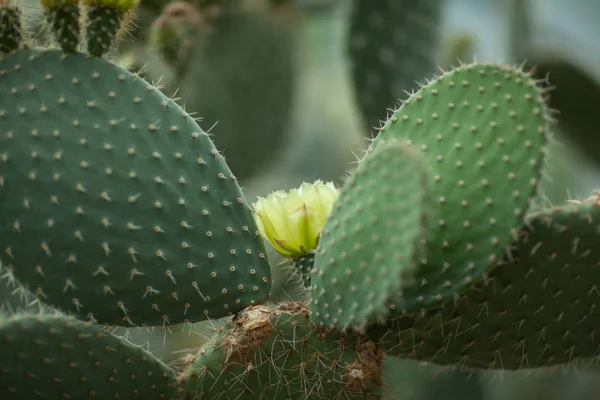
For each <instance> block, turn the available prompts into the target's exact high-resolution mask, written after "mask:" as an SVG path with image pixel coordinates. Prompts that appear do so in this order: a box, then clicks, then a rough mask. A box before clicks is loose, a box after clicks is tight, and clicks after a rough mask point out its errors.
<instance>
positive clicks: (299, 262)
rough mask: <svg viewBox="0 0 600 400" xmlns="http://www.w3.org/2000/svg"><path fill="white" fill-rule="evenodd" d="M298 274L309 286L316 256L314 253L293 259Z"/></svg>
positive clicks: (305, 284)
mask: <svg viewBox="0 0 600 400" xmlns="http://www.w3.org/2000/svg"><path fill="white" fill-rule="evenodd" d="M293 262H294V267H295V269H296V274H297V275H298V276H300V278H301V279H302V282H303V283H304V286H306V287H309V286H310V285H311V279H310V277H311V272H312V269H313V265H314V263H315V256H314V254H312V253H308V254H306V255H305V256H302V257H296V258H294V260H293Z"/></svg>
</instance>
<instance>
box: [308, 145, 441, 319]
mask: <svg viewBox="0 0 600 400" xmlns="http://www.w3.org/2000/svg"><path fill="white" fill-rule="evenodd" d="M422 158H423V157H422V156H421V154H419V153H418V152H417V151H416V150H415V149H413V148H412V147H410V146H407V145H400V144H399V143H395V144H389V145H386V146H380V147H379V148H377V149H375V151H374V152H373V153H372V154H369V155H368V156H367V157H365V159H364V161H363V162H361V163H360V164H359V166H358V168H357V170H356V172H355V174H354V175H353V176H352V177H351V178H350V180H349V181H348V182H347V183H346V184H345V186H344V187H343V189H342V192H341V193H340V197H339V198H338V200H337V202H336V204H335V205H334V208H333V211H332V214H331V216H330V218H329V219H328V221H327V224H326V226H325V228H324V229H323V232H322V233H321V239H320V242H319V243H320V244H319V250H318V251H317V253H316V255H315V263H314V269H313V274H312V276H311V280H312V290H313V294H312V297H313V300H312V304H311V311H312V313H313V321H315V322H316V323H317V324H320V325H324V326H330V325H333V326H336V327H348V326H356V327H362V326H364V325H366V324H367V323H369V322H371V323H372V322H376V321H377V320H378V319H380V318H385V317H386V316H387V315H388V314H389V311H390V307H389V303H388V302H389V301H390V299H391V298H395V296H396V295H397V293H398V292H399V291H400V290H401V288H402V286H403V285H406V284H407V283H406V281H412V279H413V276H412V274H413V273H414V269H415V268H416V267H417V266H418V265H419V261H420V259H421V257H422V255H423V254H422V250H420V247H422V246H421V244H420V243H419V241H420V240H421V239H422V238H423V237H424V236H425V229H426V222H425V213H426V211H427V208H428V207H427V205H428V204H429V203H430V198H429V194H430V190H429V188H428V186H429V176H428V171H427V169H426V166H425V164H424V162H423V159H422ZM411 285H412V284H411Z"/></svg>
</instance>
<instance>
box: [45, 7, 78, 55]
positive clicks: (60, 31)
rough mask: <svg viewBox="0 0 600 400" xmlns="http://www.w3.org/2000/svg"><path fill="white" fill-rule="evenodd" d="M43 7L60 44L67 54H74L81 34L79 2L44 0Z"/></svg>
mask: <svg viewBox="0 0 600 400" xmlns="http://www.w3.org/2000/svg"><path fill="white" fill-rule="evenodd" d="M42 5H43V6H44V8H45V9H46V19H47V21H48V24H49V25H50V27H51V28H52V31H53V32H54V36H55V37H56V40H57V41H58V44H59V45H60V47H61V48H62V50H63V51H64V52H65V53H74V52H75V51H76V50H77V46H78V45H79V36H80V34H81V32H80V31H81V29H80V28H81V26H80V23H79V19H80V16H81V12H80V8H79V0H42Z"/></svg>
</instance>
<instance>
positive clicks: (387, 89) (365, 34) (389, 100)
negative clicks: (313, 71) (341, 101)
mask: <svg viewBox="0 0 600 400" xmlns="http://www.w3.org/2000/svg"><path fill="white" fill-rule="evenodd" d="M353 3H354V5H353V8H352V15H351V19H350V27H349V40H348V56H349V58H350V65H351V67H352V80H353V82H354V86H355V88H356V101H357V104H358V106H359V108H360V110H361V112H362V114H363V117H364V119H365V122H366V123H367V126H368V127H369V128H378V127H380V126H381V122H382V121H383V120H385V116H386V115H385V110H386V109H389V108H393V107H394V106H395V105H396V104H397V101H398V99H400V98H404V97H405V93H406V92H411V91H412V90H413V89H415V88H416V87H417V82H418V81H420V80H421V79H423V78H424V77H425V76H429V75H433V74H434V73H435V72H436V71H437V68H438V65H439V63H438V62H437V60H436V58H437V55H438V51H439V42H440V38H441V29H440V27H441V26H442V24H441V22H440V21H441V15H442V4H443V2H442V1H441V0H418V1H414V0H355V1H354V2H353ZM375 133H376V132H375Z"/></svg>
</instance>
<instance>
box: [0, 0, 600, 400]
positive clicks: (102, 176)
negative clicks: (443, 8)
mask: <svg viewBox="0 0 600 400" xmlns="http://www.w3.org/2000/svg"><path fill="white" fill-rule="evenodd" d="M44 4H45V5H46V6H47V7H48V9H49V10H50V12H49V15H50V16H52V15H54V17H52V18H54V19H52V21H53V22H52V26H53V27H54V31H55V33H56V35H57V38H58V43H59V44H60V45H61V47H62V48H61V49H58V48H33V47H29V46H27V44H26V43H23V42H21V41H20V40H19V35H16V34H15V32H19V29H20V28H19V17H18V16H19V11H18V10H17V9H16V8H15V7H14V6H12V5H10V4H7V3H6V2H4V3H2V7H1V8H0V16H2V17H3V24H2V25H0V29H1V31H0V39H2V41H1V42H0V43H1V44H2V45H3V47H2V50H3V51H4V54H3V55H2V58H1V59H0V121H1V125H0V126H1V132H0V204H2V213H1V214H0V244H1V248H2V253H1V255H0V259H1V262H2V263H1V266H2V278H3V280H5V281H6V282H7V284H9V285H12V287H13V288H15V290H16V292H18V293H21V294H23V296H25V297H30V296H35V298H36V301H38V302H40V303H43V304H45V305H47V306H49V310H48V309H42V311H40V312H35V313H33V312H29V313H16V314H13V315H3V316H2V317H0V391H1V392H2V393H3V398H6V399H23V398H32V397H44V398H48V399H55V398H56V399H58V398H85V397H94V398H101V399H109V398H111V399H114V398H132V399H133V398H143V399H154V398H156V399H257V398H259V399H274V400H275V399H293V400H296V399H298V400H300V399H302V400H308V399H323V398H327V399H348V398H363V399H371V398H372V399H378V398H380V397H381V396H383V395H385V394H386V393H388V392H389V391H390V385H389V384H387V383H386V382H385V381H384V380H383V375H384V374H383V372H384V370H385V368H386V364H385V362H384V356H396V357H401V358H405V359H416V360H423V361H428V362H432V363H436V364H440V365H453V366H459V367H465V368H472V369H477V368H479V369H524V368H533V367H536V368H541V367H552V366H557V365H562V364H574V363H576V364H577V365H582V366H588V365H593V364H595V363H596V362H597V355H598V354H597V352H598V346H599V344H600V343H599V338H600V334H599V333H598V332H597V324H595V319H594V318H593V315H592V313H593V311H594V309H595V307H596V301H597V300H596V299H597V297H598V296H600V291H599V286H598V281H596V280H595V279H596V274H595V267H596V266H597V265H598V261H597V259H596V256H595V252H596V251H597V250H596V248H595V247H594V244H595V243H596V242H597V239H598V218H600V211H599V210H600V194H599V193H594V194H593V195H592V196H591V197H590V198H588V199H585V200H581V201H571V202H570V203H569V204H566V205H562V206H555V207H536V204H537V203H538V202H539V201H540V199H541V198H542V196H543V192H542V191H541V190H540V182H541V180H542V179H543V178H544V177H545V175H546V173H547V168H548V166H549V165H548V163H549V162H548V157H547V154H546V153H547V150H546V149H547V145H548V143H549V142H550V141H552V140H553V138H552V137H551V135H550V132H549V127H548V122H549V118H548V109H547V106H546V96H545V94H546V93H545V90H544V89H542V88H541V87H540V85H539V84H538V82H537V81H535V80H534V79H533V78H532V77H531V76H530V75H529V73H527V72H526V71H524V70H522V69H521V68H518V67H514V66H510V65H500V64H481V63H473V64H465V65H460V66H458V67H456V68H453V69H451V70H449V71H447V72H444V73H442V74H441V75H439V76H437V77H435V78H433V79H431V80H430V81H428V82H427V83H426V84H423V85H421V87H420V88H419V90H417V91H416V92H414V93H413V94H411V95H410V96H409V97H408V99H407V100H405V101H404V102H403V103H402V105H401V106H400V107H398V108H397V109H395V110H394V112H393V113H392V114H391V115H390V117H389V118H388V120H387V122H386V123H385V124H384V126H383V127H382V128H381V130H380V132H379V134H378V135H377V138H376V139H374V140H373V142H372V143H371V145H370V146H369V148H368V150H367V152H366V155H365V157H364V158H363V159H362V160H361V161H360V163H359V165H358V167H357V169H356V171H354V173H353V174H352V175H351V176H350V177H349V178H348V180H347V181H346V182H345V183H344V185H343V186H342V187H341V188H336V187H334V186H333V185H331V184H324V183H322V182H319V181H318V182H315V183H314V184H304V185H302V187H301V188H299V189H298V190H295V191H292V192H289V193H274V194H272V195H271V196H270V197H267V198H265V199H260V200H259V201H258V202H257V203H256V204H255V205H253V206H252V205H251V204H249V203H248V201H247V199H246V198H245V196H244V194H243V192H242V190H241V188H240V186H239V184H238V182H237V180H236V177H235V176H234V175H233V174H232V173H231V171H230V169H229V167H228V165H227V163H226V162H225V160H224V158H223V157H222V156H221V154H220V153H219V151H218V150H217V148H216V147H215V146H214V145H213V143H212V141H211V139H210V137H209V135H208V134H207V133H206V132H205V131H203V130H202V129H201V128H200V126H198V124H197V122H196V121H195V120H194V119H193V118H192V117H190V115H189V114H188V113H187V112H185V111H184V110H183V109H182V108H181V107H180V106H179V105H178V104H177V103H176V102H175V101H174V100H172V99H170V98H168V97H167V96H165V95H164V94H163V93H162V92H160V91H159V90H158V89H157V88H156V87H154V86H152V85H151V84H149V83H147V82H145V81H144V80H143V79H141V78H140V77H138V76H137V75H135V74H132V73H130V72H128V71H127V70H125V69H124V68H122V67H120V66H118V65H116V64H114V63H113V62H111V61H109V60H108V59H106V58H103V57H102V54H104V53H105V52H106V51H107V50H108V49H109V48H110V46H112V45H113V44H114V40H115V32H117V31H118V30H119V29H122V25H121V23H122V22H120V21H123V20H124V18H122V14H124V13H127V12H129V11H131V9H132V8H133V7H135V3H134V2H118V1H109V0H107V1H102V0H95V1H93V2H86V5H88V6H89V5H92V6H93V7H91V8H90V7H84V8H83V9H85V10H86V12H85V13H84V15H85V18H84V19H83V21H84V22H85V23H83V24H81V26H82V27H83V28H82V29H83V31H84V32H80V31H79V30H75V28H76V27H75V25H73V24H71V23H69V24H70V25H69V27H68V29H67V27H66V25H65V23H67V22H68V21H71V20H69V18H67V17H64V18H63V19H60V18H57V15H63V14H64V15H71V14H70V13H72V12H75V11H74V10H75V9H79V8H78V7H79V6H78V3H76V2H74V1H65V2H45V3H44ZM94 10H95V11H94ZM100 10H102V11H100ZM94 12H98V13H99V14H98V15H96V14H94ZM94 15H95V16H94ZM99 15H100V16H99ZM107 16H108V17H107ZM61 21H62V22H61ZM65 21H67V22H65ZM72 21H75V19H73V20H72ZM77 21H79V19H77ZM58 22H60V23H58ZM77 29H79V28H77ZM82 33H84V34H85V37H86V42H85V44H86V46H87V49H88V51H89V52H87V51H83V50H82V48H81V46H80V45H81V43H80V42H79V37H80V36H83V34H82ZM80 34H81V35H80ZM232 118H235V116H232ZM269 243H270V244H273V247H274V248H275V250H276V251H279V252H280V253H282V255H283V256H284V257H286V260H287V262H288V263H289V265H291V266H294V267H295V268H291V269H290V270H291V271H292V273H293V274H294V275H297V276H299V277H301V279H299V281H301V282H299V289H300V290H303V291H304V292H303V293H304V298H303V300H302V301H277V302H275V301H273V300H272V299H270V297H269V294H270V290H271V275H272V268H275V267H278V266H276V265H274V264H273V263H271V264H270V263H269V260H268V257H267V245H269ZM216 319H227V322H226V324H225V325H224V327H223V328H219V329H218V330H217V332H216V333H215V335H214V337H213V338H211V339H210V340H208V341H207V342H205V343H199V346H198V347H199V348H196V349H191V350H190V351H188V352H187V354H185V355H184V356H183V357H181V358H180V359H179V360H178V361H177V362H176V363H173V364H172V365H167V364H165V363H163V362H162V361H160V360H159V359H158V357H156V356H155V355H153V354H152V352H151V349H145V348H141V347H140V346H137V345H135V344H133V343H131V342H130V341H129V340H128V339H127V338H126V337H119V336H117V335H116V334H115V331H114V330H113V328H114V327H123V326H125V327H133V326H138V327H162V328H163V329H170V328H171V327H172V326H174V325H178V324H187V323H194V322H198V321H207V320H216Z"/></svg>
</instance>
